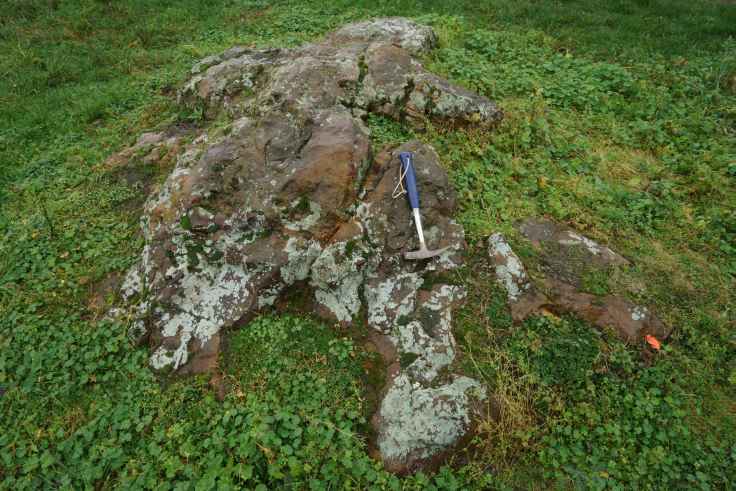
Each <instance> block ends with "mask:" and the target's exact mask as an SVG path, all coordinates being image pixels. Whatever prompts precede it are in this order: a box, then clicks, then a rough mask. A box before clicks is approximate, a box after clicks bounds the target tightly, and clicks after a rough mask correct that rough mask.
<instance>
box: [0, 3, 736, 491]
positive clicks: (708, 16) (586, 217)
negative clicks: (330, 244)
mask: <svg viewBox="0 0 736 491" xmlns="http://www.w3.org/2000/svg"><path fill="white" fill-rule="evenodd" d="M377 15H408V16H413V17H417V18H419V19H420V20H422V21H423V22H428V23H431V24H432V25H434V27H435V29H436V30H437V31H438V33H439V34H440V37H441V47H440V49H439V50H438V51H437V52H436V53H434V54H433V55H432V56H431V57H430V58H428V59H427V60H425V63H426V64H427V65H428V66H429V67H430V68H431V69H432V70H435V71H437V72H439V73H442V74H444V75H446V76H447V77H449V78H450V79H452V80H454V81H455V82H457V83H460V84H463V85H466V86H467V87H469V88H471V89H473V90H476V91H479V92H481V93H483V94H485V95H487V96H489V97H491V98H493V99H494V100H497V101H498V102H499V104H500V105H501V106H502V107H503V108H504V109H505V111H506V114H507V116H506V118H505V120H504V122H503V123H502V125H501V126H500V127H499V128H498V129H497V130H496V131H494V132H491V133H487V132H482V131H477V130H474V129H468V130H462V131H450V130H448V129H445V128H433V127H430V128H427V129H426V131H424V132H421V133H419V132H418V133H416V134H415V133H413V132H412V131H411V130H410V129H408V128H404V127H401V126H400V125H398V124H396V123H393V122H390V121H387V120H384V119H382V118H371V120H370V121H369V124H370V126H371V129H372V130H373V133H372V137H373V139H374V141H375V143H376V144H380V143H385V142H391V141H400V140H403V139H406V138H409V137H419V138H421V139H423V140H426V141H428V142H431V143H432V144H433V145H434V146H435V148H437V149H438V151H439V152H440V155H441V156H442V159H443V162H444V163H445V164H446V165H447V167H448V169H449V172H450V174H451V178H452V181H453V183H454V185H455V186H456V188H457V190H458V192H459V194H460V197H461V211H460V213H459V216H458V218H459V220H460V221H461V222H462V224H463V225H464V226H465V228H466V230H467V232H468V238H469V241H470V246H471V258H472V260H471V267H469V268H468V269H467V271H464V272H462V273H461V274H460V276H459V280H460V281H462V282H463V283H464V284H465V285H466V286H467V287H468V289H469V291H470V300H469V302H468V304H467V305H466V307H464V308H463V310H462V311H460V312H458V315H457V319H456V333H457V337H458V341H459V342H460V344H461V346H462V347H463V350H464V352H465V356H464V358H463V359H462V361H461V363H462V366H463V367H464V368H465V370H466V371H467V372H468V373H469V374H471V375H473V376H476V377H479V378H481V379H482V380H484V382H485V383H487V384H488V386H489V387H491V389H492V390H493V392H494V393H495V394H496V397H497V399H498V403H499V407H500V412H499V414H498V418H497V419H495V420H493V419H489V420H487V421H484V422H482V423H481V425H480V429H479V430H480V431H479V433H478V436H477V437H476V439H475V440H474V442H473V444H472V445H471V446H470V447H469V448H468V449H467V450H466V452H463V453H461V454H460V456H459V457H458V458H457V459H456V460H455V461H453V462H451V464H452V465H451V466H448V467H445V468H443V469H441V470H440V471H439V472H438V473H437V474H434V475H432V476H427V475H423V474H420V475H418V476H415V477H413V478H410V479H398V478H395V477H392V476H389V475H387V474H385V473H384V472H382V471H381V470H380V468H379V467H377V466H376V464H375V462H374V461H372V460H371V459H370V458H369V457H368V448H367V445H366V442H365V437H364V435H365V433H366V424H365V418H366V417H367V416H368V414H367V412H368V411H367V407H368V405H367V403H366V401H365V400H364V399H365V397H366V395H365V394H364V389H363V388H362V385H361V380H363V379H364V378H365V373H364V368H365V363H366V361H365V360H363V359H362V356H363V355H361V354H360V350H357V349H355V348H354V347H353V346H352V344H351V341H350V340H349V339H345V338H344V336H341V334H340V333H339V332H335V331H333V330H330V329H327V328H326V327H324V326H322V325H320V324H318V323H315V322H314V321H310V320H305V319H303V318H300V317H295V316H285V317H265V318H262V319H260V320H258V321H255V322H254V323H252V324H251V325H250V326H249V328H248V329H245V330H242V331H238V332H237V333H236V334H233V337H232V339H230V341H229V345H230V347H231V348H235V349H230V350H229V351H228V356H227V357H226V359H225V360H223V369H224V370H225V375H226V377H225V380H226V382H227V383H228V384H229V385H230V387H231V389H232V390H231V391H230V392H229V393H228V395H227V396H226V398H225V401H224V402H222V403H220V402H218V401H216V400H215V398H214V394H213V391H212V389H211V388H210V387H209V386H208V384H207V380H205V379H201V378H191V379H183V380H175V381H173V383H172V384H170V385H168V386H166V387H164V386H162V385H160V383H159V381H157V380H156V379H155V378H154V377H153V375H152V374H151V373H150V372H149V371H148V370H147V368H146V357H147V353H146V351H145V349H142V348H136V347H135V346H132V345H131V343H130V341H129V340H128V339H127V337H126V336H125V335H124V332H125V331H124V326H120V325H117V324H113V323H110V322H106V321H102V320H100V318H99V317H100V313H99V309H97V308H95V306H94V305H93V304H92V302H91V300H90V298H92V297H93V294H94V293H95V292H97V291H98V290H99V283H100V282H101V281H103V280H104V279H105V278H108V277H109V276H110V275H111V274H115V273H120V272H122V271H124V270H125V269H126V268H127V267H128V266H129V265H130V264H131V263H132V262H133V261H134V260H135V258H136V256H137V255H138V253H139V252H140V248H141V247H142V241H141V239H140V237H139V236H138V231H137V213H138V209H137V208H136V205H135V204H136V203H140V198H141V196H140V194H141V191H140V189H138V188H136V187H135V186H132V185H130V184H129V183H128V182H127V181H126V180H125V179H124V176H123V175H122V174H121V172H120V171H119V169H116V168H114V166H111V165H109V164H106V159H107V158H108V157H109V156H110V155H111V154H113V153H114V152H116V151H118V150H120V149H122V148H124V147H125V146H127V145H129V144H130V143H132V142H133V141H134V140H135V139H136V138H137V136H138V135H139V134H140V133H141V132H143V131H149V130H152V129H156V128H164V127H167V126H168V125H171V124H174V123H179V124H183V123H186V124H192V123H196V121H197V118H198V115H196V114H190V113H185V112H182V111H181V110H180V109H179V108H178V107H177V106H176V105H175V103H174V93H175V90H176V88H177V87H178V86H179V85H180V84H181V83H182V82H183V81H184V80H185V78H186V75H187V71H188V69H189V68H190V67H191V65H192V63H193V62H194V61H196V60H197V59H199V58H201V57H204V56H206V55H208V54H212V53H216V52H218V51H221V50H224V49H226V48H228V47H230V46H232V45H233V44H252V45H256V46H294V45H298V44H300V43H302V42H305V41H308V40H311V39H314V38H316V37H318V36H319V35H321V34H322V33H324V32H326V31H328V30H330V29H332V28H334V27H336V26H338V25H340V24H342V23H345V22H348V21H352V20H356V19H360V18H365V17H371V16H377ZM734 25H736V7H734V6H733V5H731V4H728V3H721V2H716V1H684V0H676V1H668V2H664V1H662V0H650V1H646V2H644V1H641V2H638V1H637V2H635V1H633V0H618V1H615V2H603V1H601V0H595V1H583V0H570V1H565V2H559V1H551V0H545V1H542V2H539V1H531V0H521V1H517V2H501V1H500V0H491V1H488V2H475V1H458V2H435V1H422V2H419V1H407V0H402V1H398V2H388V1H372V2H362V1H357V2H347V1H335V2H331V3H329V4H324V3H323V2H308V1H305V2H269V1H262V0H221V1H215V2H198V1H193V0H184V1H182V2H177V3H175V4H172V3H170V2H162V1H155V0H147V1H143V0H132V1H129V2H105V1H92V0H88V1H84V0H75V1H68V2H67V1H55V0H43V1H41V0H37V1H29V0H22V1H21V0H10V2H9V3H8V2H6V6H5V8H4V13H3V17H2V19H0V53H3V55H2V56H0V74H2V76H0V121H2V122H3V124H2V126H1V127H0V232H1V233H2V235H3V241H2V243H0V386H1V387H3V388H5V389H6V391H5V393H4V394H3V395H1V396H0V420H1V421H2V426H3V428H4V429H5V430H4V431H3V433H2V434H1V435H0V476H2V478H3V479H2V482H0V488H8V489H30V488H32V489H37V488H59V487H61V488H67V489H72V488H73V489H77V488H86V487H90V488H91V487H97V488H108V487H117V486H119V487H133V488H140V487H156V486H161V487H163V486H164V483H168V484H169V485H170V486H171V487H174V485H177V486H179V487H181V488H187V487H195V486H196V487H198V488H200V489H207V488H212V487H215V486H217V487H221V488H227V487H237V486H246V487H250V488H258V487H259V486H260V487H261V488H262V489H264V486H265V487H291V488H295V489H302V488H306V487H312V488H315V489H319V488H323V487H328V486H331V487H352V488H370V487H375V488H400V487H403V488H406V489H425V488H427V487H435V488H441V489H461V488H467V487H471V486H474V487H477V488H489V487H493V488H499V489H508V488H514V487H520V488H537V489H538V488H543V487H549V486H552V487H559V488H569V487H573V486H578V487H586V488H587V487H592V488H596V489H608V488H610V489H621V488H652V489H657V488H667V487H684V488H703V489H708V488H716V489H725V488H729V487H733V486H734V485H735V483H736V476H735V475H734V469H736V411H735V409H734V408H735V407H736V406H734V401H735V400H736V355H735V353H736V338H735V337H734V334H733V333H734V325H735V324H736V317H735V315H734V310H733V305H735V304H736V298H734V279H735V277H736V246H735V245H734V244H736V215H735V214H734V213H735V212H734V210H736V189H735V188H736V41H735V40H734V34H736V32H735V31H736V30H735V29H734V27H733V26H734ZM159 173H160V174H161V175H159V176H154V177H158V178H161V177H162V175H163V174H164V173H165V169H160V170H159ZM539 215H546V216H549V217H552V218H555V219H558V220H561V221H565V222H567V223H570V224H572V225H574V226H575V227H576V228H578V229H579V230H581V231H583V232H584V233H586V234H587V235H589V236H591V237H593V238H595V239H598V240H601V241H603V242H606V243H608V244H610V245H611V246H612V247H613V248H614V249H615V250H617V251H618V252H620V253H622V254H624V255H625V256H626V257H627V258H629V259H631V260H632V262H633V264H634V266H633V267H632V268H630V269H629V270H628V271H626V272H625V273H624V274H617V275H615V276H614V277H612V278H608V281H606V278H603V277H599V276H595V275H589V276H588V277H586V279H585V282H584V283H585V285H584V287H586V288H587V289H588V290H589V291H591V292H593V293H596V294H605V293H608V292H609V291H610V292H613V293H619V294H625V295H628V296H630V297H632V299H633V300H636V301H639V302H643V303H647V304H650V305H653V306H654V308H655V310H656V311H657V312H658V313H659V315H660V316H661V317H662V318H663V319H665V320H666V321H667V322H668V323H669V324H670V325H672V326H674V328H675V329H674V334H673V337H672V339H671V340H670V341H669V342H668V343H666V344H665V349H664V351H663V352H662V353H660V354H656V355H652V354H651V353H650V354H646V352H645V353H644V354H642V347H641V346H626V345H623V344H622V343H620V342H618V341H617V340H616V339H615V337H613V336H611V335H610V334H608V333H598V332H597V331H595V330H592V329H591V328H590V327H589V326H585V325H583V324H581V323H580V322H579V321H577V320H575V319H568V318H562V319H557V318H553V317H543V318H537V319H532V320H530V321H528V322H527V323H525V324H524V325H523V326H521V327H513V326H512V324H511V322H510V318H509V315H508V312H507V311H506V310H505V306H504V299H503V295H502V293H501V292H500V291H499V290H498V289H496V288H495V287H493V286H492V285H493V281H492V277H491V276H490V272H489V269H488V267H487V265H486V264H485V262H484V259H483V255H484V252H483V250H484V246H483V243H482V241H483V239H484V237H485V236H487V235H488V234H489V233H490V232H492V231H502V232H505V233H506V234H508V235H509V236H510V238H511V239H512V241H513V242H514V243H515V244H516V245H517V247H519V248H520V250H521V251H524V247H523V242H521V241H519V239H518V237H516V236H515V235H514V232H513V228H512V225H513V222H514V221H515V220H517V219H519V218H523V217H527V216H539ZM532 259H533V258H532ZM255 354H257V355H258V356H254V355H255ZM324 387H329V388H330V392H329V393H325V392H324ZM323 407H330V409H332V408H333V407H334V408H335V409H336V410H335V411H330V412H329V414H326V413H325V412H324V411H323Z"/></svg>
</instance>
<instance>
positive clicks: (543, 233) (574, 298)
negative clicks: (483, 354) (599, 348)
mask: <svg viewBox="0 0 736 491" xmlns="http://www.w3.org/2000/svg"><path fill="white" fill-rule="evenodd" d="M517 229H518V231H519V233H520V234H521V235H522V236H523V237H524V238H525V239H527V240H528V241H529V242H530V244H531V245H532V247H533V248H534V249H535V251H536V252H537V254H538V258H539V262H540V264H539V265H538V266H539V269H540V271H539V272H540V275H541V277H540V278H538V281H536V282H535V281H532V280H531V279H530V277H529V275H528V273H527V270H526V268H525V266H524V264H523V263H522V261H521V259H519V257H518V256H517V255H516V253H514V251H513V250H512V249H511V246H510V245H509V243H508V241H507V240H506V238H505V237H503V235H501V234H493V235H492V236H491V237H490V238H489V239H488V255H489V257H490V259H491V262H492V264H493V266H494V268H495V273H496V279H497V281H498V283H499V284H500V285H501V286H502V287H503V288H504V289H505V290H506V294H507V297H508V303H509V308H510V310H511V316H512V318H513V319H514V321H517V322H519V321H522V320H524V319H525V318H526V317H528V316H529V315H532V314H535V313H540V312H542V311H543V310H544V309H546V310H548V311H552V312H556V313H560V314H562V313H572V314H575V315H577V316H578V317H581V318H582V319H585V320H586V321H588V322H590V323H591V324H594V325H596V326H598V327H600V328H601V329H607V328H613V329H614V330H615V331H616V332H617V333H618V335H619V337H621V338H622V339H623V340H625V341H627V342H636V341H640V340H642V339H643V338H644V336H646V335H652V336H655V337H656V338H658V339H665V338H667V337H668V336H669V334H670V331H671V330H670V329H669V328H668V327H667V326H666V325H665V324H664V323H663V322H662V321H661V320H660V319H659V318H658V317H657V316H656V315H655V314H654V313H653V312H652V311H651V310H650V309H649V308H647V307H645V306H641V305H637V304H635V303H634V302H632V301H630V300H628V299H626V298H624V297H622V296H619V295H611V294H608V295H594V294H592V293H586V292H584V291H581V288H582V286H583V278H584V277H585V275H586V274H591V273H593V274H595V273H598V274H603V275H605V274H608V273H610V270H611V269H612V268H617V267H621V266H627V265H629V264H630V263H629V261H628V260H627V259H626V258H624V257H623V256H621V255H619V254H617V253H616V252H614V251H612V250H611V249H609V248H608V247H606V246H603V245H601V244H598V243H597V242H595V241H593V240H592V239H589V238H588V237H585V236H584V235H581V234H579V233H577V232H576V231H574V230H572V229H571V228H569V227H565V226H563V225H560V224H557V223H555V222H552V221H549V220H534V219H532V220H527V221H524V222H522V223H520V224H519V225H518V227H517Z"/></svg>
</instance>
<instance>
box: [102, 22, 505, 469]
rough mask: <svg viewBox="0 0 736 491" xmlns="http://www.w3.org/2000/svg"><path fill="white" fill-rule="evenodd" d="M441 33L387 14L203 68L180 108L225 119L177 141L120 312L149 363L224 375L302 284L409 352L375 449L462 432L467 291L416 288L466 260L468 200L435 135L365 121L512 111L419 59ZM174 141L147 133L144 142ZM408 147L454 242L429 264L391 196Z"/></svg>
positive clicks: (146, 219)
mask: <svg viewBox="0 0 736 491" xmlns="http://www.w3.org/2000/svg"><path fill="white" fill-rule="evenodd" d="M435 45H436V36H435V34H434V32H433V31H432V29H431V28H429V27H426V26H421V25H418V24H416V23H414V22H411V21H409V20H406V19H396V18H392V19H379V20H374V21H366V22H361V23H357V24H351V25H349V26H345V27H344V28H342V29H340V30H338V31H336V32H334V33H332V34H330V35H328V36H326V37H325V39H324V40H323V41H321V42H318V43H314V44H308V45H305V46H303V47H301V48H297V49H292V50H281V49H272V50H252V49H248V48H243V47H236V48H233V49H231V50H228V51H226V52H224V53H222V54H220V55H216V56H211V57H208V58H206V59H204V60H202V61H201V62H200V63H198V64H197V65H195V66H194V68H193V69H192V77H191V79H190V80H189V81H188V82H187V83H186V84H185V86H184V87H183V88H182V90H181V91H180V94H179V101H180V103H181V104H184V105H191V106H196V107H203V108H204V109H205V111H206V115H207V116H214V115H215V114H218V113H222V112H223V111H224V112H225V113H226V117H224V118H223V120H224V123H223V122H222V120H221V122H220V123H218V130H217V131H214V130H213V129H212V128H209V129H208V128H206V127H205V128H203V129H200V130H196V131H192V133H193V135H192V138H191V141H189V142H188V143H186V144H184V142H183V140H182V141H181V142H180V141H179V140H177V145H178V146H177V147H176V148H177V153H176V156H177V157H176V165H175V166H174V168H173V171H172V172H171V174H170V175H169V176H168V178H167V179H166V181H165V182H164V183H163V184H162V185H161V186H160V187H159V189H157V190H156V191H155V192H153V193H152V194H151V195H150V197H149V199H148V201H147V202H146V204H145V206H144V210H143V215H142V217H141V228H142V232H143V236H144V239H145V246H144V249H143V251H142V253H141V257H140V261H139V262H138V263H137V264H136V265H135V266H134V267H133V268H131V270H130V271H129V272H128V274H127V276H126V279H125V281H124V282H123V286H122V287H121V296H122V297H123V299H124V301H125V305H124V306H122V307H119V308H117V309H116V311H115V315H117V316H119V317H123V318H127V319H129V320H130V325H131V328H130V332H131V336H133V337H135V338H136V339H137V340H147V341H148V342H149V344H150V347H151V353H152V354H151V357H150V365H151V366H152V367H153V368H154V369H157V370H175V371H177V372H178V373H198V372H204V371H209V370H212V369H213V368H214V367H215V366H216V364H217V357H218V353H219V349H220V345H221V335H222V331H223V330H224V329H226V328H228V327H230V326H233V325H236V324H238V323H241V322H244V321H247V320H248V319H250V318H251V317H252V316H253V315H254V314H255V313H256V312H258V311H259V310H261V309H264V308H268V307H271V306H276V305H278V302H277V301H278V300H279V298H281V297H282V296H283V295H284V294H285V292H286V291H287V290H288V289H289V288H290V287H293V286H294V285H298V288H308V289H309V291H310V292H311V293H313V298H314V300H313V301H314V305H315V311H316V312H317V313H318V314H319V315H321V316H323V317H325V318H326V319H329V320H331V321H334V322H336V323H339V324H341V325H350V324H352V323H354V322H355V321H356V319H358V318H359V315H358V314H359V313H360V312H361V309H362V308H363V307H364V306H365V308H366V310H367V314H368V318H367V324H368V328H369V329H371V330H372V331H373V332H374V333H375V336H377V337H380V338H381V339H380V340H379V344H381V345H382V346H384V347H386V350H385V352H387V353H388V352H395V353H396V355H397V356H398V357H399V358H401V359H404V360H406V359H410V360H411V363H408V362H407V363H405V366H395V365H396V364H395V363H394V361H395V360H394V361H392V362H391V363H392V365H394V366H393V368H392V371H391V372H390V373H389V374H388V379H389V387H390V388H389V389H387V392H386V393H387V394H388V395H387V397H389V402H386V404H384V405H382V410H381V411H382V414H383V417H381V418H377V421H379V423H378V426H377V433H379V434H381V435H383V438H384V439H385V442H389V441H393V442H394V443H392V444H389V443H385V442H384V444H382V445H379V446H380V447H381V448H382V449H385V450H386V452H387V453H386V455H385V456H384V460H385V461H386V462H387V465H388V462H390V467H391V468H392V469H404V470H406V469H410V468H411V469H413V468H415V466H417V465H419V463H420V462H429V461H430V460H432V459H434V458H435V457H437V456H438V455H439V454H441V453H442V452H444V451H446V450H448V449H450V448H451V447H452V446H453V445H454V444H456V443H457V441H458V440H459V439H460V438H461V437H462V436H463V435H464V434H465V432H466V431H467V430H468V429H469V428H470V420H471V419H472V417H473V414H472V411H471V410H470V404H469V401H470V400H471V398H470V396H469V392H468V391H469V389H470V388H477V387H479V384H478V383H477V382H475V381H472V380H470V379H467V378H458V377H456V376H453V375H452V374H451V373H450V371H451V368H452V363H453V361H454V360H455V356H456V344H455V340H454V338H453V336H452V332H451V321H452V309H453V307H455V306H456V305H457V304H458V303H459V302H461V301H462V300H463V298H464V296H465V293H464V291H463V290H462V289H461V288H459V287H457V286H452V285H447V284H443V283H442V282H436V281H435V282H434V285H433V286H432V288H431V289H430V290H422V289H421V287H422V285H423V283H424V282H425V279H426V278H427V277H428V275H433V274H437V273H440V272H444V271H448V270H452V269H455V268H457V267H459V266H460V265H462V263H463V256H464V251H465V248H466V245H465V238H464V231H463V229H462V227H461V226H460V225H459V224H458V223H456V222H455V221H454V220H453V218H452V216H453V213H454V212H455V207H456V199H455V194H454V191H453V189H452V186H451V185H450V183H449V181H448V177H447V174H446V172H445V170H444V169H443V167H442V165H441V163H440V159H439V156H438V155H437V153H436V152H435V151H434V149H433V148H432V147H430V146H429V145H426V144H423V143H421V142H419V141H411V142H407V143H405V144H403V145H400V146H398V147H390V148H386V149H383V150H382V151H380V152H379V153H378V154H377V155H375V156H374V154H373V151H372V148H371V145H370V139H369V132H368V129H367V128H366V126H365V124H364V123H363V121H362V120H361V117H362V116H364V115H366V114H367V113H369V112H378V113H383V114H387V115H389V116H391V117H395V118H397V119H400V120H406V121H409V122H415V123H419V122H421V120H423V119H424V118H430V119H438V120H443V121H446V122H451V123H452V122H454V123H458V124H493V123H495V122H496V121H498V120H499V119H500V118H501V112H500V110H498V109H497V108H496V106H495V105H494V104H493V103H492V102H490V101H488V100H487V99H485V98H483V97H481V96H478V95H476V94H472V93H470V92H467V91H465V90H464V89H462V88H460V87H456V86H453V85H452V84H450V83H449V82H447V81H444V80H442V79H440V78H439V77H437V76H435V75H433V74H431V73H428V72H426V71H425V70H424V69H423V68H422V66H421V64H420V63H419V62H418V61H417V60H415V59H414V58H413V56H415V55H418V54H422V53H426V52H428V51H429V50H431V49H432V48H433V47H434V46H435ZM223 126H224V127H223ZM164 141H167V140H166V137H165V134H155V135H147V136H144V137H143V138H142V139H141V141H140V142H138V144H137V145H138V148H142V147H143V146H146V147H147V146H150V145H158V144H160V143H161V142H164ZM401 151H411V152H414V154H415V159H414V162H415V165H416V168H417V180H418V185H419V187H420V190H421V194H422V215H423V221H424V225H425V230H426V237H427V240H428V242H429V245H430V247H433V248H441V247H447V251H446V252H445V253H443V254H442V255H441V256H438V257H435V258H433V259H431V260H425V261H414V262H412V261H406V260H404V258H403V253H404V252H406V251H408V250H411V249H415V248H417V247H418V243H417V239H416V236H415V230H414V226H413V223H412V217H411V213H410V210H409V207H408V206H407V202H406V199H405V198H404V197H400V198H398V199H395V198H394V196H393V191H394V187H395V184H396V182H397V179H398V172H397V171H398V168H399V165H398V153H399V152H401ZM155 158H156V157H155V156H154V157H152V159H153V160H155ZM406 384H410V385H409V386H407V385H406ZM407 387H410V389H407ZM407 390H409V392H410V394H412V397H414V402H412V403H411V404H409V405H408V406H407V408H405V409H402V410H396V408H395V407H394V405H395V404H394V403H393V402H391V401H394V400H395V397H396V394H397V392H396V391H398V394H399V395H401V394H404V393H405V392H406V391H407ZM476 392H477V391H476ZM480 392H482V391H480ZM480 392H478V393H480ZM415 417H416V418H419V419H416V421H415ZM394 430H397V431H398V430H401V431H404V432H405V434H404V435H403V436H402V435H401V434H399V435H397V436H396V437H395V438H394V437H393V436H392V434H393V432H394ZM420 432H423V436H422V435H420V434H419V433H420ZM407 435H408V436H407ZM402 445H404V446H406V448H403V447H402Z"/></svg>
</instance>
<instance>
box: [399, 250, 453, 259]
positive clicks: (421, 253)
mask: <svg viewBox="0 0 736 491" xmlns="http://www.w3.org/2000/svg"><path fill="white" fill-rule="evenodd" d="M449 248H450V246H447V247H443V248H442V249H427V248H426V247H422V248H420V249H419V250H418V251H409V252H405V253H404V259H406V260H409V261H416V260H420V259H429V258H431V257H435V256H439V255H440V254H442V253H443V252H445V251H446V250H447V249H449Z"/></svg>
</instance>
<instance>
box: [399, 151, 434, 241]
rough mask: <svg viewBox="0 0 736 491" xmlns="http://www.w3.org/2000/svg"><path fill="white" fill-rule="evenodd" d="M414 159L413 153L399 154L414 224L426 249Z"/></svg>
mask: <svg viewBox="0 0 736 491" xmlns="http://www.w3.org/2000/svg"><path fill="white" fill-rule="evenodd" d="M413 157H414V155H413V154H412V153H411V152H401V153H400V154H399V159H400V160H401V175H403V176H404V183H405V184H406V194H407V195H408V196H409V205H411V211H412V213H413V214H414V224H415V225H416V227H417V235H418V236H419V247H420V248H421V249H426V247H427V246H426V244H425V242H424V231H423V230H422V218H421V215H420V214H419V190H418V189H417V176H416V174H415V173H414V163H413V162H412V160H413Z"/></svg>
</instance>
